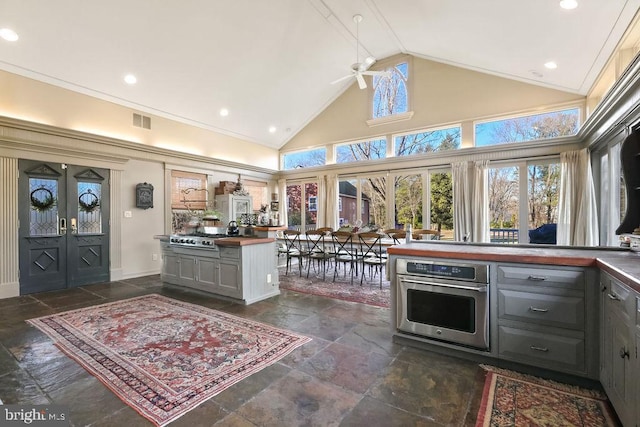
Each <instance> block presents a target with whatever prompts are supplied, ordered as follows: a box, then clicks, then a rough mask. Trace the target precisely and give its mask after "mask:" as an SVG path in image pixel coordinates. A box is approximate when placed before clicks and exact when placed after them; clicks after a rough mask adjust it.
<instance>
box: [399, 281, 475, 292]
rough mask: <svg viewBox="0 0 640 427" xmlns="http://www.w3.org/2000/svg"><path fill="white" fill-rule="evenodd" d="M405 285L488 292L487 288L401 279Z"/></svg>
mask: <svg viewBox="0 0 640 427" xmlns="http://www.w3.org/2000/svg"><path fill="white" fill-rule="evenodd" d="M400 280H401V281H402V282H405V283H414V284H416V285H424V286H437V287H440V288H453V289H462V290H465V291H476V292H487V286H486V285H484V286H465V285H454V284H453V283H446V284H445V283H431V282H423V281H420V280H412V279H405V278H402V279H400Z"/></svg>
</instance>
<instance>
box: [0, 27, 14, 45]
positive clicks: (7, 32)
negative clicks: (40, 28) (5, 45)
mask: <svg viewBox="0 0 640 427" xmlns="http://www.w3.org/2000/svg"><path fill="white" fill-rule="evenodd" d="M0 37H2V38H3V39H5V40H6V41H8V42H14V41H16V40H18V38H19V37H18V34H17V33H16V32H15V31H13V30H12V29H10V28H0Z"/></svg>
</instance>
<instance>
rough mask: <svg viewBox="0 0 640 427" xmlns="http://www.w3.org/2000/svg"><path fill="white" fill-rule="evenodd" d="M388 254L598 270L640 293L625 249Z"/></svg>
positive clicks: (631, 255) (417, 248) (417, 245)
mask: <svg viewBox="0 0 640 427" xmlns="http://www.w3.org/2000/svg"><path fill="white" fill-rule="evenodd" d="M387 252H388V253H389V254H390V255H404V256H418V257H433V258H454V259H467V260H478V261H497V262H515V263H525V264H547V265H565V266H575V267H597V268H600V269H602V270H604V271H606V272H608V273H609V274H611V275H612V276H614V277H615V278H617V279H618V280H620V281H622V282H623V283H625V284H627V285H628V286H630V287H631V288H633V289H634V290H636V291H637V292H640V253H638V252H632V251H630V250H627V249H618V248H610V249H609V248H600V247H599V248H576V247H558V246H549V247H541V246H537V245H536V246H534V245H497V244H477V243H455V242H444V241H436V242H433V241H431V242H413V243H406V244H401V245H396V246H392V247H390V248H388V249H387Z"/></svg>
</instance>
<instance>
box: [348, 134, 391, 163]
mask: <svg viewBox="0 0 640 427" xmlns="http://www.w3.org/2000/svg"><path fill="white" fill-rule="evenodd" d="M386 153H387V140H386V139H376V140H373V141H361V142H356V143H353V144H344V145H338V146H337V147H336V163H349V162H358V161H362V160H371V159H384V158H385V157H386Z"/></svg>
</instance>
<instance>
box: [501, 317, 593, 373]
mask: <svg viewBox="0 0 640 427" xmlns="http://www.w3.org/2000/svg"><path fill="white" fill-rule="evenodd" d="M498 349H499V353H500V357H502V358H505V359H510V360H513V361H517V362H520V363H527V364H531V365H536V366H540V367H543V368H549V369H553V370H558V371H565V372H584V366H585V365H584V351H585V344H584V339H581V338H574V337H567V336H561V335H553V334H547V333H542V332H537V331H528V330H523V329H516V328H509V327H506V326H500V327H499V329H498Z"/></svg>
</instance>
